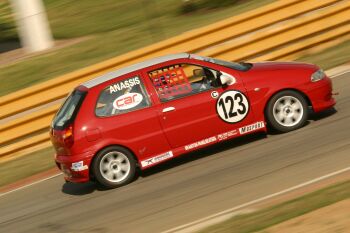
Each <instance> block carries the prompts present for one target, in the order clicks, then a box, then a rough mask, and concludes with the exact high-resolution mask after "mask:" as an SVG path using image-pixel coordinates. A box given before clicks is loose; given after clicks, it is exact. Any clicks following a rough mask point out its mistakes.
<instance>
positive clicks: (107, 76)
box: [81, 53, 191, 88]
mask: <svg viewBox="0 0 350 233" xmlns="http://www.w3.org/2000/svg"><path fill="white" fill-rule="evenodd" d="M190 57H191V55H190V54H188V53H178V54H172V55H167V56H162V57H157V58H153V59H150V60H146V61H143V62H140V63H136V64H133V65H131V66H127V67H124V68H121V69H118V70H115V71H112V72H109V73H106V74H104V75H101V76H99V77H96V78H94V79H91V80H89V81H87V82H84V83H83V84H81V85H83V86H85V87H87V88H92V87H94V86H97V85H99V84H101V83H104V82H106V81H109V80H111V79H114V78H117V77H119V76H122V75H124V74H128V73H131V72H133V71H137V70H140V69H143V68H146V67H149V66H153V65H157V64H159V63H162V62H166V61H170V60H174V59H181V58H190Z"/></svg>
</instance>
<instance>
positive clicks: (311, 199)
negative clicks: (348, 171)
mask: <svg viewBox="0 0 350 233" xmlns="http://www.w3.org/2000/svg"><path fill="white" fill-rule="evenodd" d="M347 198H350V180H349V181H346V182H343V183H339V184H336V185H333V186H330V187H327V188H324V189H321V190H318V191H315V192H312V193H310V194H307V195H304V196H302V197H300V198H296V199H293V200H291V201H287V202H284V203H282V204H278V205H276V206H273V207H270V208H266V209H263V210H260V211H257V212H254V213H251V214H245V215H240V216H236V217H233V218H231V219H229V220H226V221H224V222H222V223H218V224H215V225H213V226H210V227H208V228H206V229H204V230H202V231H200V232H201V233H209V232H210V233H218V232H220V233H249V232H255V231H260V230H264V229H266V228H268V227H270V226H273V225H276V224H278V223H281V222H284V221H287V220H289V219H292V218H295V217H297V216H300V215H303V214H306V213H309V212H311V211H314V210H317V209H319V208H322V207H325V206H328V205H331V204H333V203H335V202H339V201H341V200H345V199H347Z"/></svg>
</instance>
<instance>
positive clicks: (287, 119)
mask: <svg viewBox="0 0 350 233" xmlns="http://www.w3.org/2000/svg"><path fill="white" fill-rule="evenodd" d="M307 110H308V104H307V101H306V100H305V98H304V96H303V95H301V94H300V93H298V92H296V91H292V90H286V91H281V92H278V93H277V94H275V95H274V96H273V97H272V98H271V99H270V101H269V102H268V104H267V108H266V120H267V122H268V124H269V126H270V127H272V128H273V129H274V130H276V131H278V132H289V131H292V130H295V129H298V128H300V127H302V126H303V125H304V124H305V123H306V121H307V115H308V111H307Z"/></svg>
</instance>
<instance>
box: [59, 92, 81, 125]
mask: <svg viewBox="0 0 350 233" xmlns="http://www.w3.org/2000/svg"><path fill="white" fill-rule="evenodd" d="M86 93H87V92H86V91H81V90H74V91H73V92H72V93H71V94H70V96H69V97H68V98H67V100H66V101H65V102H64V104H63V105H62V107H61V108H60V110H59V111H58V112H57V114H56V116H55V118H54V120H53V122H52V128H53V129H56V130H63V129H65V128H66V127H67V126H68V125H70V124H71V123H73V121H74V119H75V117H76V115H77V113H78V111H79V108H80V106H81V104H82V102H83V100H84V98H85V96H86Z"/></svg>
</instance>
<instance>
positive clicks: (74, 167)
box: [55, 152, 93, 183]
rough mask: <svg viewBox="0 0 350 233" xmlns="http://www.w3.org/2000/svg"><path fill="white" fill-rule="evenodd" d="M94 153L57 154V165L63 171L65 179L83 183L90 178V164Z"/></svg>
mask: <svg viewBox="0 0 350 233" xmlns="http://www.w3.org/2000/svg"><path fill="white" fill-rule="evenodd" d="M92 157H93V154H92V153H90V152H86V153H83V154H79V155H55V161H56V164H57V167H58V168H59V169H60V170H61V171H62V172H63V174H64V179H65V180H67V181H70V182H75V183H81V182H88V181H89V180H90V164H91V160H92Z"/></svg>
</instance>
